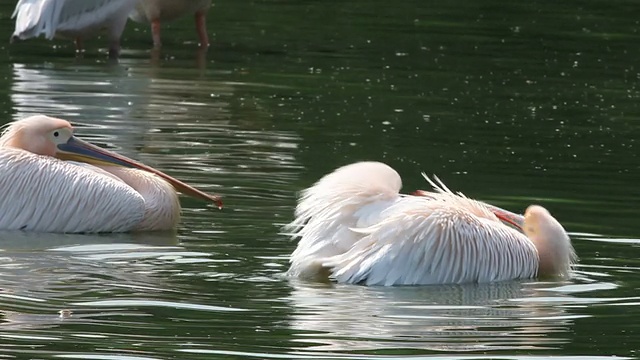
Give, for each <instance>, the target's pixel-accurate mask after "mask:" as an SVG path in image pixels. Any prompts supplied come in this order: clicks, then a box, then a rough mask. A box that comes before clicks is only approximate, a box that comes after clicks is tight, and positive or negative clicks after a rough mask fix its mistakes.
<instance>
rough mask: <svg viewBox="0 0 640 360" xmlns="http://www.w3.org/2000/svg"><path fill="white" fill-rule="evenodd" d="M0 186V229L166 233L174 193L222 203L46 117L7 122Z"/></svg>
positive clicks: (175, 209) (175, 204) (174, 213)
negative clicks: (83, 137)
mask: <svg viewBox="0 0 640 360" xmlns="http://www.w3.org/2000/svg"><path fill="white" fill-rule="evenodd" d="M63 159H67V160H75V161H64V160H63ZM0 189H2V196H0V213H2V216H0V230H23V231H38V232H53V233H99V232H126V231H148V230H169V229H172V228H174V227H175V226H176V224H177V223H178V221H179V219H180V202H179V200H178V195H177V194H176V190H178V191H181V192H182V193H184V194H187V195H190V196H194V197H198V198H202V199H205V200H207V201H212V202H214V203H216V205H218V206H219V207H221V206H222V202H221V201H220V199H219V198H218V197H217V196H214V195H208V194H205V193H203V192H202V191H200V190H197V189H195V188H193V187H191V186H189V185H187V184H185V183H183V182H181V181H179V180H177V179H175V178H173V177H171V176H169V175H166V174H164V173H162V172H160V171H158V170H156V169H153V168H151V167H149V166H146V165H144V164H141V163H138V162H135V161H133V160H131V159H129V158H127V157H124V156H121V155H119V154H116V153H114V152H111V151H107V150H104V149H101V148H99V147H97V146H95V145H92V144H89V143H87V142H84V141H82V140H80V139H78V138H76V137H75V136H74V135H73V128H72V126H71V124H69V122H67V121H65V120H62V119H56V118H51V117H47V116H44V115H36V116H32V117H29V118H25V119H22V120H18V121H15V122H13V123H10V124H9V125H8V127H6V129H5V130H4V132H3V133H2V136H0Z"/></svg>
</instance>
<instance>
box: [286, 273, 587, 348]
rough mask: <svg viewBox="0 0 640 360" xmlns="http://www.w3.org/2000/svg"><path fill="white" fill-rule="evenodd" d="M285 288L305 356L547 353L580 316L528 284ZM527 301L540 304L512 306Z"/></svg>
mask: <svg viewBox="0 0 640 360" xmlns="http://www.w3.org/2000/svg"><path fill="white" fill-rule="evenodd" d="M292 286H293V288H294V290H293V292H292V294H291V297H290V298H289V300H290V301H291V305H292V307H293V308H294V313H293V314H292V317H291V320H290V324H291V327H292V328H293V329H296V330H297V331H296V336H297V337H298V341H299V342H302V343H304V346H301V347H300V349H304V350H307V351H323V352H325V351H327V352H339V351H352V350H360V351H363V350H376V349H394V348H398V347H403V348H416V349H422V350H431V351H454V352H467V351H490V350H534V349H552V348H558V347H560V346H561V345H562V344H564V343H566V342H568V341H570V340H569V339H568V337H567V332H569V331H570V330H571V326H572V324H573V321H574V319H576V318H580V317H583V316H585V315H581V314H576V313H572V312H571V311H567V309H566V308H565V307H562V306H557V302H558V301H563V302H564V303H571V298H570V297H569V296H568V295H566V294H563V293H558V292H555V291H552V290H551V291H550V290H548V289H545V287H546V286H545V284H543V283H536V282H532V283H521V282H504V283H496V284H469V285H447V286H428V287H402V288H383V287H362V286H343V285H332V286H327V285H324V286H323V285H311V284H305V283H301V282H298V281H292ZM527 298H538V299H540V300H537V301H536V300H534V301H522V302H521V301H518V300H520V299H527ZM544 298H548V299H553V301H545V300H544Z"/></svg>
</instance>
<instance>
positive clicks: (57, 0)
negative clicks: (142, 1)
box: [11, 0, 138, 57]
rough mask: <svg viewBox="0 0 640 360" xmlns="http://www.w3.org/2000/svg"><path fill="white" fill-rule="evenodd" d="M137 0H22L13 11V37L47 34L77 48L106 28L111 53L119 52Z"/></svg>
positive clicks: (25, 37) (80, 48)
mask: <svg viewBox="0 0 640 360" xmlns="http://www.w3.org/2000/svg"><path fill="white" fill-rule="evenodd" d="M137 2H138V0H20V1H18V4H17V5H16V8H15V10H14V11H13V15H12V16H11V17H12V18H16V27H15V31H14V32H13V36H12V37H11V40H12V41H13V40H15V39H21V40H24V39H28V38H33V37H38V36H40V35H44V36H45V37H46V38H47V39H49V40H51V39H53V38H54V37H63V38H70V39H74V40H75V42H76V50H77V51H81V50H82V41H83V39H85V38H87V37H88V36H93V35H94V34H95V33H97V32H99V31H101V30H105V29H106V31H107V37H108V39H109V56H110V57H117V56H118V55H119V53H120V36H121V35H122V32H123V31H124V27H125V25H126V24H127V18H128V16H129V13H130V12H131V11H132V10H133V8H134V7H135V5H136V3H137Z"/></svg>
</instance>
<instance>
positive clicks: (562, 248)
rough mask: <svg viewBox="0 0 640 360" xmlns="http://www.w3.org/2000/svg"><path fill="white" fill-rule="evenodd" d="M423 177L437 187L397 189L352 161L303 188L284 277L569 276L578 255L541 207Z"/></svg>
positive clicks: (434, 279)
mask: <svg viewBox="0 0 640 360" xmlns="http://www.w3.org/2000/svg"><path fill="white" fill-rule="evenodd" d="M423 176H424V177H425V179H427V181H429V183H430V184H431V186H433V188H434V189H433V191H418V192H416V194H415V195H401V194H399V191H400V188H401V186H402V181H401V179H400V176H399V175H398V173H397V172H396V171H395V170H394V169H392V168H391V167H389V166H388V165H386V164H383V163H379V162H358V163H354V164H351V165H347V166H344V167H341V168H338V169H337V170H335V171H334V172H332V173H330V174H328V175H326V176H324V177H323V178H321V179H320V180H319V181H318V182H317V183H315V184H314V185H313V186H311V187H310V188H308V189H306V190H304V191H302V193H301V195H300V198H299V202H298V205H297V207H296V210H295V219H294V220H293V221H292V222H291V223H289V224H287V225H285V227H284V232H285V233H287V234H290V235H291V236H292V237H293V238H294V239H299V242H298V245H297V247H296V249H295V250H294V252H293V253H292V255H291V258H290V263H291V264H290V268H289V270H288V274H289V275H291V276H296V277H301V278H305V279H312V280H326V279H332V280H335V281H337V282H339V283H352V284H365V285H385V286H391V285H427V284H460V283H474V282H475V283H488V282H494V281H503V280H515V279H529V278H534V277H538V276H561V277H565V276H568V274H569V271H570V269H571V266H572V264H573V263H574V262H575V261H576V255H575V253H574V250H573V247H572V245H571V241H570V239H569V237H568V235H567V233H566V232H565V231H564V229H563V227H562V225H560V223H559V222H558V221H557V220H556V219H554V218H553V217H552V216H551V214H549V212H548V211H547V210H546V209H544V208H543V207H541V206H538V205H532V206H530V207H528V208H527V210H526V212H525V215H524V217H522V216H520V215H517V214H514V213H511V212H509V211H507V210H503V209H500V208H498V207H494V206H491V205H489V204H486V203H483V202H479V201H475V200H472V199H469V198H467V197H465V196H464V195H462V194H460V193H453V192H451V191H450V190H449V189H448V188H447V187H446V186H445V185H444V184H443V183H442V182H440V181H439V180H437V178H436V180H437V181H438V183H436V182H434V181H433V180H431V179H429V178H428V177H427V176H426V175H425V174H424V173H423Z"/></svg>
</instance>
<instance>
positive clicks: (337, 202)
mask: <svg viewBox="0 0 640 360" xmlns="http://www.w3.org/2000/svg"><path fill="white" fill-rule="evenodd" d="M400 186H401V181H400V176H399V175H398V174H397V173H396V172H395V170H393V169H392V168H390V167H389V166H387V165H385V164H382V163H376V162H362V163H355V164H351V165H347V166H344V167H341V168H339V169H337V170H335V171H334V172H332V173H330V174H328V175H326V176H324V177H323V178H322V179H320V180H319V181H318V182H317V183H316V184H314V185H313V186H312V187H310V188H308V189H306V190H304V191H303V192H302V194H301V196H300V200H299V203H298V206H297V207H296V211H295V216H296V218H295V219H294V220H293V221H292V222H291V223H290V224H288V225H286V226H285V227H284V231H285V232H286V233H287V234H289V235H291V236H292V237H293V238H299V242H298V246H297V248H296V250H295V251H294V252H293V253H292V254H291V268H290V269H289V274H291V275H294V276H300V277H307V278H313V277H316V276H317V275H318V274H320V275H321V276H322V275H323V274H324V271H323V269H322V266H321V264H320V263H319V262H318V261H317V260H318V259H320V258H324V257H327V256H333V255H336V254H341V253H343V252H345V251H347V250H348V249H350V248H351V246H352V245H353V244H354V243H355V242H357V241H358V240H359V239H360V238H361V237H362V235H361V234H359V233H356V232H353V231H351V228H352V227H367V226H370V225H372V224H375V223H377V222H378V221H380V214H381V212H382V211H383V210H384V209H386V208H387V207H389V206H390V205H391V204H393V203H394V202H395V201H397V200H398V199H399V195H398V191H399V190H400Z"/></svg>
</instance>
